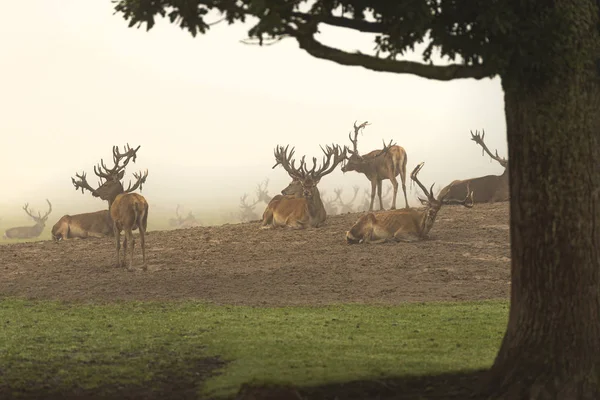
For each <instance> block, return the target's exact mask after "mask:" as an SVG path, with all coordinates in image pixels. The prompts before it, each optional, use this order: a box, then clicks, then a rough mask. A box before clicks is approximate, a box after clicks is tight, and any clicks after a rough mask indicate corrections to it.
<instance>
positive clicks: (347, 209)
mask: <svg viewBox="0 0 600 400" xmlns="http://www.w3.org/2000/svg"><path fill="white" fill-rule="evenodd" d="M353 189H354V196H353V197H352V199H351V200H350V201H349V202H347V203H346V202H344V200H342V191H343V189H342V188H338V189H334V190H333V191H334V192H335V201H337V202H338V204H339V205H340V214H347V213H351V212H354V207H352V204H354V201H355V200H356V196H358V191H359V190H360V188H359V187H358V186H354V187H353Z"/></svg>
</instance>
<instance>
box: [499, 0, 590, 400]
mask: <svg viewBox="0 0 600 400" xmlns="http://www.w3.org/2000/svg"><path fill="white" fill-rule="evenodd" d="M557 3H561V2H560V1H556V2H555V4H557ZM565 3H566V2H565ZM593 4H594V2H593V1H582V0H580V1H571V2H570V3H569V4H559V5H557V6H556V7H557V9H559V7H562V9H560V12H561V13H563V15H568V16H569V17H570V18H572V19H573V20H578V21H579V25H574V24H573V25H572V26H569V28H568V34H569V35H570V36H567V37H564V35H563V36H560V40H557V42H556V44H555V45H554V47H552V46H553V45H552V44H550V45H548V44H547V43H546V44H545V46H546V47H550V48H551V49H552V50H553V51H554V52H555V54H550V55H549V56H548V59H549V60H550V61H551V63H552V65H549V66H544V67H541V68H546V70H545V71H544V73H550V75H551V76H552V79H544V80H543V81H542V82H541V83H539V84H535V85H532V84H531V83H530V82H527V81H525V80H524V78H523V75H522V74H521V75H517V74H515V75H510V74H505V75H504V76H502V82H503V88H504V92H505V108H506V123H507V138H508V147H509V163H510V171H509V172H510V190H511V198H510V213H511V222H510V229H511V256H512V289H511V299H510V300H511V307H510V313H509V320H508V327H507V331H506V334H505V336H504V340H503V342H502V346H501V348H500V351H499V353H498V355H497V358H496V360H495V362H494V365H493V366H492V369H491V370H490V382H489V386H488V388H487V393H488V394H489V393H491V398H494V399H536V400H542V399H600V203H599V195H600V193H599V191H600V147H599V145H600V82H599V72H598V69H597V58H599V57H600V46H599V45H598V43H599V42H600V35H599V32H598V29H599V28H598V15H597V12H598V10H597V8H596V7H594V6H593ZM568 12H571V13H572V14H568ZM594 12H595V13H596V14H595V15H594ZM571 22H573V21H571ZM559 41H560V43H559Z"/></svg>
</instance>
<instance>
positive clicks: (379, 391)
mask: <svg viewBox="0 0 600 400" xmlns="http://www.w3.org/2000/svg"><path fill="white" fill-rule="evenodd" d="M486 377H487V370H480V371H470V372H463V373H453V374H444V375H433V376H417V377H413V376H411V377H399V378H388V379H382V380H370V381H369V380H367V381H354V382H347V383H340V384H329V385H322V386H315V387H303V388H291V387H274V386H272V387H269V386H251V385H245V386H243V387H242V388H241V389H240V391H239V393H238V395H237V397H236V398H235V400H259V399H260V400H334V399H336V400H370V399H378V400H392V399H394V400H429V399H435V400H459V399H460V400H483V399H485V398H486V396H485V395H483V394H482V393H481V389H483V388H484V384H485V379H486Z"/></svg>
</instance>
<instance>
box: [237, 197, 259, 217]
mask: <svg viewBox="0 0 600 400" xmlns="http://www.w3.org/2000/svg"><path fill="white" fill-rule="evenodd" d="M247 198H248V194H247V193H244V195H243V196H242V197H240V209H241V211H240V214H239V215H240V221H242V222H251V221H258V220H260V217H259V215H258V214H257V213H255V212H254V207H256V205H257V204H258V203H260V200H256V201H254V202H253V203H252V204H248V203H246V199H247Z"/></svg>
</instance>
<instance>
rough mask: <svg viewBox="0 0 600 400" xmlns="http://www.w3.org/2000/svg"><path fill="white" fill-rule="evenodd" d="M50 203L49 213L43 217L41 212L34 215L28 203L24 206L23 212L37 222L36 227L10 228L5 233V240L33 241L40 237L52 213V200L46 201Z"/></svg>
mask: <svg viewBox="0 0 600 400" xmlns="http://www.w3.org/2000/svg"><path fill="white" fill-rule="evenodd" d="M46 202H47V203H48V211H47V212H46V213H45V214H44V215H42V214H41V213H40V212H39V211H38V213H37V215H35V214H34V212H33V210H30V209H29V203H26V204H25V205H24V206H23V210H24V211H25V213H26V214H27V215H28V216H29V217H30V218H31V219H33V220H34V221H35V225H33V226H17V227H14V228H9V229H7V230H6V231H5V232H4V235H3V238H4V239H32V238H36V237H38V236H40V235H41V234H42V232H43V231H44V228H45V227H46V221H47V220H48V216H49V215H50V213H51V212H52V203H50V200H48V199H46Z"/></svg>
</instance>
